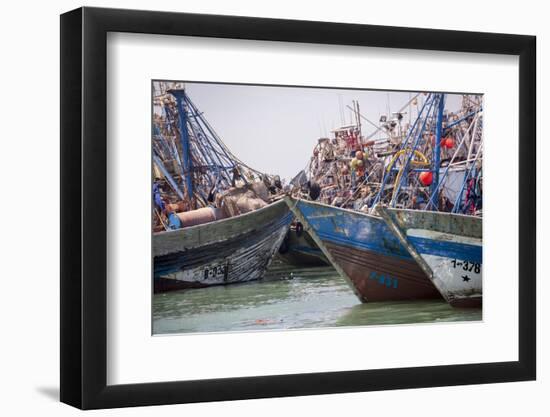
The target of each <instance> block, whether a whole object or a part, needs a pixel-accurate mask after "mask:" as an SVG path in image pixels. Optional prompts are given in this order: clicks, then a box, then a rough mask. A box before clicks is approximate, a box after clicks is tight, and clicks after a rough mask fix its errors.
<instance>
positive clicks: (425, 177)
mask: <svg viewBox="0 0 550 417" xmlns="http://www.w3.org/2000/svg"><path fill="white" fill-rule="evenodd" d="M418 179H419V180H420V183H421V184H422V185H424V186H428V185H432V181H433V180H434V176H433V174H432V173H431V172H429V171H424V172H421V173H420V175H419V176H418Z"/></svg>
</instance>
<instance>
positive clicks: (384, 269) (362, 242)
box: [285, 197, 441, 302]
mask: <svg viewBox="0 0 550 417" xmlns="http://www.w3.org/2000/svg"><path fill="white" fill-rule="evenodd" d="M285 200H286V202H287V204H288V205H289V207H290V209H291V210H292V212H293V213H294V215H295V216H296V218H297V219H298V220H299V221H300V222H301V223H302V224H303V225H304V228H305V230H306V231H307V232H308V233H309V234H310V235H311V236H312V238H313V239H314V240H315V243H316V244H317V245H318V246H319V247H320V248H321V249H322V251H323V252H324V254H325V255H326V257H327V258H328V259H329V261H330V262H331V264H332V265H333V266H334V267H335V269H336V270H337V271H338V272H339V274H340V275H342V276H343V277H344V278H345V279H346V280H347V281H348V282H349V284H350V285H351V287H352V288H353V290H354V291H355V293H356V295H357V296H358V297H359V298H360V300H361V301H363V302H372V301H395V300H411V299H425V298H441V295H440V294H439V291H438V290H437V289H436V288H435V286H434V285H433V283H432V282H431V280H430V279H429V278H428V277H427V276H426V274H425V273H424V271H423V270H422V269H421V268H420V266H419V265H418V264H417V262H416V261H415V260H414V259H413V257H412V256H411V255H410V254H409V252H408V251H407V249H406V248H405V247H404V246H403V245H402V243H401V242H400V240H399V239H398V238H397V237H396V236H395V235H394V234H393V233H392V232H391V231H390V229H389V228H388V226H387V225H386V223H385V221H384V220H383V219H382V218H381V217H378V216H373V215H369V214H366V213H362V212H356V211H351V210H346V209H342V208H338V207H334V206H328V205H325V204H320V203H316V202H313V201H306V200H301V199H295V198H292V197H285Z"/></svg>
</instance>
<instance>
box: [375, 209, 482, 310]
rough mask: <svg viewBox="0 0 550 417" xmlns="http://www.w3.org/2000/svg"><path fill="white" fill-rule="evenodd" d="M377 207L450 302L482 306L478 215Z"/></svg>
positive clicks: (480, 230)
mask: <svg viewBox="0 0 550 417" xmlns="http://www.w3.org/2000/svg"><path fill="white" fill-rule="evenodd" d="M378 211H379V213H380V214H381V215H382V217H383V218H384V219H385V220H386V222H387V224H388V225H389V226H390V229H391V230H392V232H393V233H394V234H395V236H396V237H397V238H398V239H399V240H400V241H401V243H402V244H403V245H404V246H405V247H406V248H407V250H408V251H409V253H410V254H411V256H413V257H414V258H415V259H416V261H417V262H418V264H419V265H420V267H421V268H422V269H423V270H424V272H426V274H427V275H428V277H429V278H430V279H431V280H432V281H433V283H434V285H435V286H436V287H437V288H438V290H439V291H440V292H441V295H443V297H444V298H445V299H446V300H447V301H448V302H449V303H450V304H451V305H452V306H455V307H481V304H482V294H483V293H482V287H483V286H482V281H483V280H482V265H483V250H482V230H483V227H482V223H483V221H482V218H481V217H476V216H467V215H462V214H452V213H441V212H434V211H422V210H401V209H393V208H383V207H380V208H378Z"/></svg>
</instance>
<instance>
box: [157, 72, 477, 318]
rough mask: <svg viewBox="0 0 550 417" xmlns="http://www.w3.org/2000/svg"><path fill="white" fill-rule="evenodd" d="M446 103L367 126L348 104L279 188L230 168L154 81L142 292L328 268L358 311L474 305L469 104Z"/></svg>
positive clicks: (180, 100)
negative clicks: (148, 251) (276, 266)
mask: <svg viewBox="0 0 550 417" xmlns="http://www.w3.org/2000/svg"><path fill="white" fill-rule="evenodd" d="M446 98H447V95H446V94H443V93H415V94H411V95H410V98H409V100H408V101H407V102H405V103H403V106H402V108H401V110H399V111H398V112H395V113H391V114H380V115H379V119H378V120H377V121H376V122H373V121H371V120H369V119H368V118H367V117H366V116H365V115H364V114H362V113H361V110H360V105H359V102H358V101H355V100H354V101H352V103H351V105H350V106H348V107H349V109H350V111H351V114H352V116H353V118H352V123H349V124H347V125H345V126H340V127H339V128H336V129H333V130H332V131H331V132H330V135H327V137H322V138H319V139H318V140H315V139H314V138H312V139H311V140H312V142H313V143H314V147H313V149H312V152H311V154H310V156H309V157H307V156H306V158H305V160H304V164H305V165H306V166H305V168H304V169H303V170H301V171H300V172H298V173H297V175H296V176H295V177H294V178H293V179H291V180H290V181H289V182H288V183H286V182H285V180H284V179H281V178H280V177H279V176H278V175H277V173H269V174H267V173H263V172H260V171H258V170H256V169H254V168H252V167H250V166H248V165H247V164H246V163H244V162H243V161H241V160H239V158H238V157H237V156H235V155H234V154H233V153H232V152H231V150H230V149H229V148H228V147H227V146H226V145H225V144H224V142H223V141H222V139H221V138H220V137H219V136H218V134H217V133H216V131H215V130H214V128H213V127H212V126H211V125H210V124H209V122H208V121H207V120H206V118H205V117H204V115H203V113H201V112H200V110H199V109H198V108H197V107H196V106H195V104H194V103H193V101H192V100H191V98H190V97H189V95H188V94H187V91H186V89H185V85H184V84H182V83H175V82H154V83H153V126H152V130H153V132H152V135H153V140H152V153H153V167H154V169H153V176H154V182H153V193H152V194H153V195H152V198H153V203H154V204H153V213H152V214H153V219H152V224H153V232H154V233H153V253H154V284H155V285H154V288H155V292H162V291H169V290H179V289H187V288H198V287H204V286H210V285H228V284H233V283H238V282H245V281H250V280H258V279H261V278H262V277H263V275H264V273H265V271H266V269H267V268H268V266H269V265H270V263H271V261H272V260H273V258H275V257H277V258H280V259H281V260H282V261H283V262H287V263H290V264H292V265H296V266H303V265H308V266H309V265H323V264H330V265H332V266H333V267H334V268H335V269H336V271H337V272H338V273H339V275H340V276H341V277H342V279H344V280H346V282H348V284H349V285H350V287H351V288H352V289H353V291H354V292H355V294H356V295H357V296H358V298H359V299H360V300H361V301H362V302H376V301H398V300H417V299H426V298H443V299H445V300H446V301H447V302H449V303H450V304H451V305H453V306H455V307H480V306H481V302H482V209H483V206H482V196H483V171H482V161H483V103H482V96H480V95H461V105H460V106H459V108H457V109H453V111H450V110H449V109H447V108H446V106H445V103H446ZM366 126H368V127H369V131H368V132H367V131H366ZM315 142H316V143H315Z"/></svg>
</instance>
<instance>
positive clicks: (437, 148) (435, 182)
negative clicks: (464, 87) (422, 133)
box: [430, 94, 445, 206]
mask: <svg viewBox="0 0 550 417" xmlns="http://www.w3.org/2000/svg"><path fill="white" fill-rule="evenodd" d="M444 109H445V94H440V95H439V106H438V110H437V121H436V126H435V144H434V149H433V171H432V172H433V179H432V189H431V195H432V198H433V201H436V202H437V201H439V167H440V165H441V133H442V132H443V110H444ZM430 200H431V199H430ZM438 205H439V204H437V206H438Z"/></svg>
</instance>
